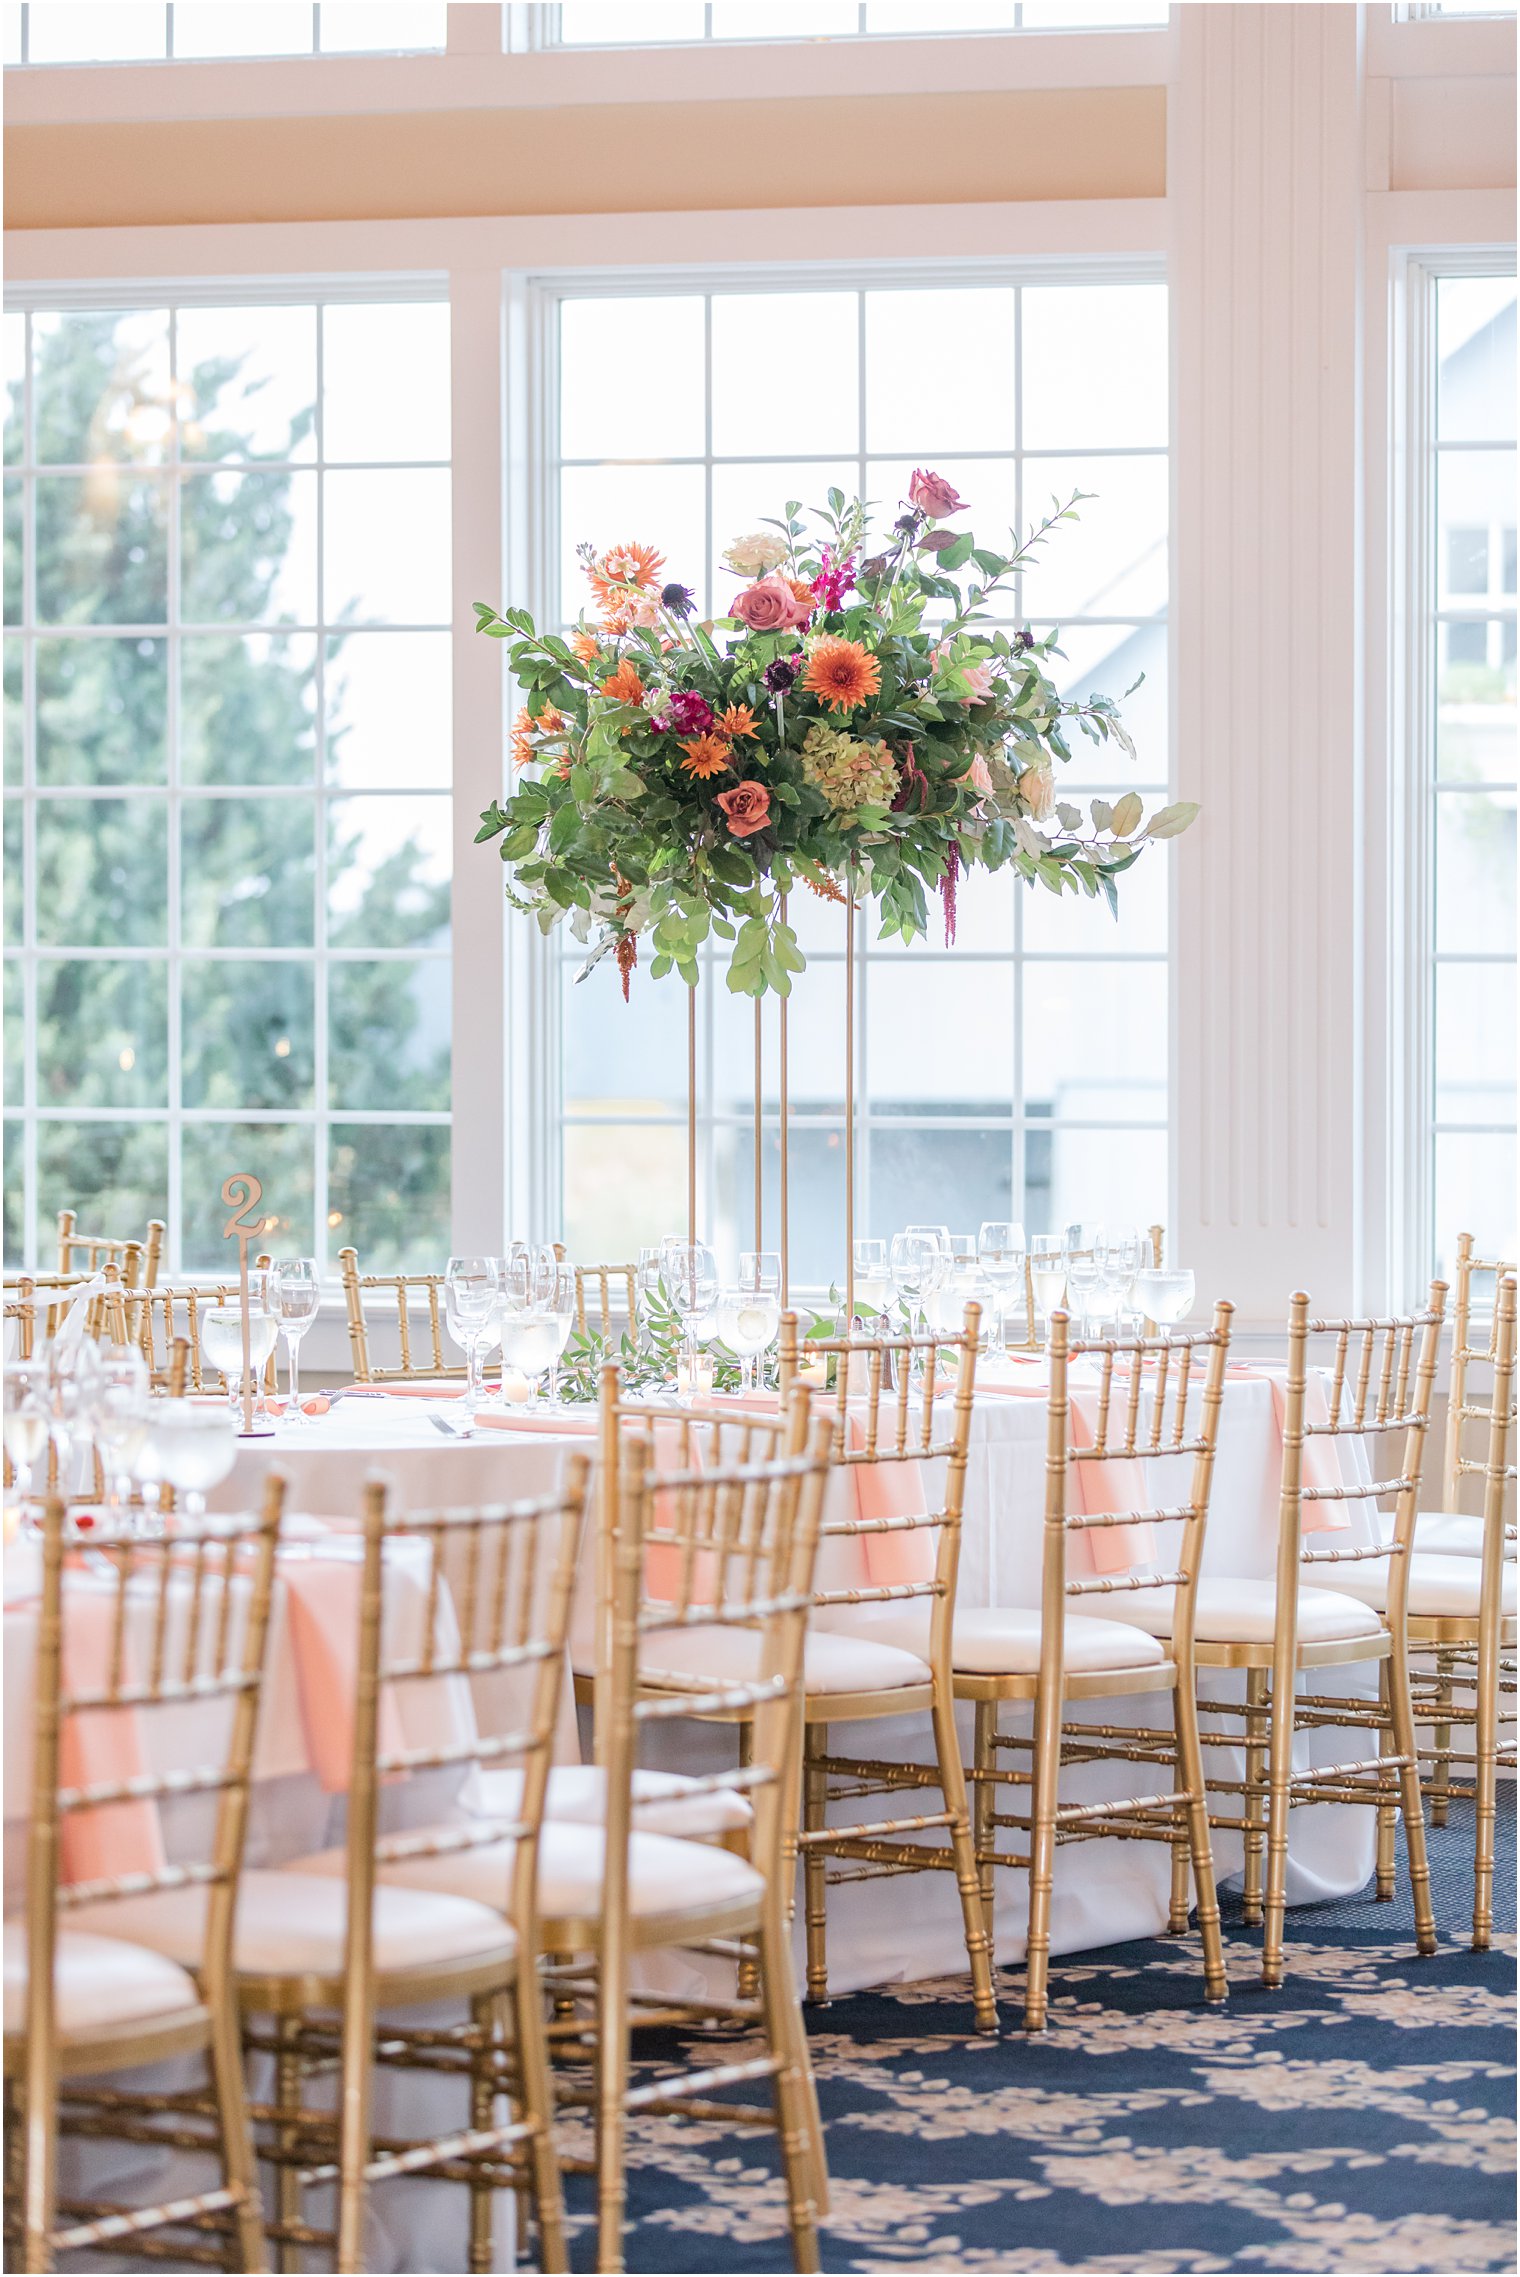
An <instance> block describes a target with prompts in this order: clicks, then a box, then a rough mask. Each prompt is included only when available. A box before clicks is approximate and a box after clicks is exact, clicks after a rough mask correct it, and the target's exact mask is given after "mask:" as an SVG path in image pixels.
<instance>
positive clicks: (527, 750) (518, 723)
mask: <svg viewBox="0 0 1520 2277" xmlns="http://www.w3.org/2000/svg"><path fill="white" fill-rule="evenodd" d="M565 724H566V723H565V717H564V714H563V713H562V712H557V711H556V710H555V708H554V706H553V705H552V704H545V706H544V708H543V710H542V711H541V712H540V713H539V715H538V717H537V719H535V718H534V717H533V714H532V713H531V712H530V711H520V712H519V713H518V715H517V717H516V719H515V720H513V722H512V757H513V759H514V760H515V761H516V763H517V765H518V766H519V767H528V766H531V765H532V763H533V761H534V760H535V759H541V758H542V757H543V753H542V752H541V751H539V750H538V749H537V747H536V745H535V743H534V740H533V739H534V737H535V736H537V735H558V733H559V732H560V729H561V728H562V727H564V725H565ZM568 756H569V754H568V753H567V754H566V757H567V758H568Z"/></svg>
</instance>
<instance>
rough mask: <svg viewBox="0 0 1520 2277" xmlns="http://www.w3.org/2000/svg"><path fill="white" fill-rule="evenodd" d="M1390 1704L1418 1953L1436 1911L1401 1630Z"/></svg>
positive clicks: (1430, 1944)
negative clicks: (1399, 1764) (1399, 1758)
mask: <svg viewBox="0 0 1520 2277" xmlns="http://www.w3.org/2000/svg"><path fill="white" fill-rule="evenodd" d="M1388 1693H1389V1704H1390V1706H1391V1708H1392V1710H1393V1746H1394V1753H1395V1754H1396V1755H1402V1756H1403V1757H1404V1759H1405V1760H1404V1767H1403V1769H1402V1770H1401V1771H1400V1773H1399V1787H1400V1790H1401V1792H1402V1795H1403V1800H1404V1849H1405V1852H1406V1853H1407V1855H1408V1859H1409V1895H1410V1898H1411V1899H1412V1901H1413V1904H1414V1939H1415V1950H1416V1952H1418V1953H1433V1952H1434V1951H1435V1950H1436V1946H1437V1943H1438V1939H1437V1937H1436V1915H1435V1907H1434V1905H1433V1904H1432V1902H1431V1895H1430V1860H1429V1858H1428V1857H1427V1856H1426V1853H1425V1809H1424V1805H1423V1803H1422V1802H1421V1799H1420V1760H1419V1757H1418V1756H1417V1755H1416V1753H1415V1736H1414V1712H1413V1710H1412V1708H1411V1707H1410V1704H1409V1647H1408V1643H1407V1640H1406V1638H1405V1636H1404V1634H1403V1631H1402V1627H1401V1628H1400V1629H1399V1630H1398V1631H1396V1632H1395V1635H1394V1639H1393V1653H1392V1656H1391V1658H1390V1660H1389V1663H1388Z"/></svg>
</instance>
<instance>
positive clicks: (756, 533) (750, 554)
mask: <svg viewBox="0 0 1520 2277" xmlns="http://www.w3.org/2000/svg"><path fill="white" fill-rule="evenodd" d="M723 559H724V562H725V564H726V566H727V567H728V568H730V569H731V570H732V571H733V573H734V575H735V576H736V577H763V576H764V575H765V573H766V571H767V570H768V569H777V568H779V567H780V565H781V563H782V562H783V561H785V559H786V540H785V538H781V537H777V536H776V535H775V533H774V532H773V531H771V530H751V531H750V532H749V533H748V535H747V536H745V537H742V538H735V540H734V542H733V544H732V545H731V546H730V547H729V549H728V551H727V553H726V554H725V555H724V556H723Z"/></svg>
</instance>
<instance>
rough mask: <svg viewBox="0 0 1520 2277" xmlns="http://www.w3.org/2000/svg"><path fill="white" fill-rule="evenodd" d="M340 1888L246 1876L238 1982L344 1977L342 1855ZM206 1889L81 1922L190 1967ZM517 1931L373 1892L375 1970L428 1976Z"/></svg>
mask: <svg viewBox="0 0 1520 2277" xmlns="http://www.w3.org/2000/svg"><path fill="white" fill-rule="evenodd" d="M332 1855H333V1856H334V1857H335V1858H336V1859H337V1860H338V1865H337V1868H336V1872H337V1875H338V1877H339V1878H338V1879H337V1880H336V1881H334V1880H332V1879H331V1878H330V1877H329V1874H328V1873H327V1872H324V1873H323V1875H322V1876H321V1877H320V1878H318V1877H317V1876H316V1875H315V1874H308V1873H307V1872H305V1870H304V1869H302V1868H301V1867H300V1866H296V1867H294V1868H293V1869H292V1870H291V1871H290V1872H289V1873H286V1872H284V1871H280V1872H277V1873H267V1872H259V1873H245V1874H244V1875H243V1877H242V1881H241V1884H240V1885H239V1889H238V1911H237V1935H236V1942H235V1947H234V1955H235V1960H236V1965H237V1969H238V1971H239V1973H240V1974H241V1975H243V1976H250V1977H279V1976H338V1975H340V1974H341V1973H342V1969H343V1946H344V1938H345V1934H346V1930H347V1919H348V1892H347V1890H346V1889H345V1888H344V1886H343V1882H342V1876H343V1874H344V1872H345V1871H346V1866H347V1858H346V1853H345V1852H343V1851H342V1850H338V1851H334V1852H333V1853H332ZM206 1896H207V1893H206V1891H205V1890H204V1889H183V1890H151V1891H150V1892H149V1893H148V1895H147V1896H146V1897H140V1898H116V1899H113V1900H111V1902H110V1903H109V1904H106V1905H101V1906H81V1907H80V1908H79V1909H78V1910H79V1915H80V1919H81V1922H82V1923H84V1924H87V1925H88V1926H89V1927H90V1928H92V1929H98V1930H99V1931H100V1932H101V1934H102V1935H104V1936H112V1935H115V1934H117V1929H116V1926H115V1925H116V1924H118V1923H119V1924H120V1931H119V1933H120V1935H121V1936H123V1937H134V1938H136V1939H137V1940H138V1941H139V1942H140V1943H142V1944H144V1945H151V1946H153V1947H155V1948H156V1950H157V1951H158V1952H160V1953H166V1954H168V1955H169V1957H170V1958H171V1959H172V1960H176V1961H178V1962H180V1963H181V1965H182V1966H183V1967H185V1968H197V1967H198V1966H199V1965H200V1959H201V1952H202V1949H203V1945H204V1941H205V1924H206ZM511 1944H512V1931H511V1928H510V1926H509V1924H508V1923H506V1922H504V1921H503V1920H502V1918H501V1916H500V1914H498V1913H495V1912H492V1911H491V1910H490V1909H489V1908H488V1907H486V1906H483V1905H469V1904H467V1903H466V1902H465V1901H464V1900H463V1899H462V1898H448V1897H441V1898H438V1899H436V1900H435V1899H433V1898H431V1897H428V1896H424V1895H423V1894H422V1893H421V1892H420V1891H413V1890H390V1889H386V1890H377V1891H376V1893H375V1966H376V1968H377V1969H378V1970H379V1971H380V1973H381V1974H382V1975H385V1974H386V1973H388V1972H389V1971H390V1970H393V1969H402V1970H404V1969H416V1968H426V1967H428V1966H429V1965H430V1964H432V1963H434V1962H448V1961H468V1960H470V1959H472V1958H474V1957H476V1956H484V1955H487V1954H491V1953H499V1952H500V1951H501V1950H502V1948H503V1946H506V1947H508V1948H510V1946H511Z"/></svg>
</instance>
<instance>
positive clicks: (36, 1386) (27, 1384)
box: [4, 1355, 52, 1525]
mask: <svg viewBox="0 0 1520 2277" xmlns="http://www.w3.org/2000/svg"><path fill="white" fill-rule="evenodd" d="M51 1417H52V1400H51V1397H50V1392H49V1386H48V1364H47V1359H46V1357H45V1356H44V1355H39V1356H38V1357H37V1358H36V1359H32V1360H8V1361H7V1362H6V1367H5V1405H4V1437H5V1452H6V1454H7V1455H8V1456H9V1457H10V1464H11V1469H12V1470H13V1471H14V1472H15V1474H16V1506H17V1508H18V1510H19V1511H20V1514H21V1522H22V1524H23V1525H24V1524H25V1523H26V1506H27V1502H28V1500H29V1498H30V1496H31V1491H32V1466H33V1465H34V1463H35V1462H36V1460H37V1457H38V1456H39V1455H41V1454H43V1453H44V1452H45V1451H46V1448H47V1443H48V1430H49V1425H50V1421H51Z"/></svg>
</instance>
